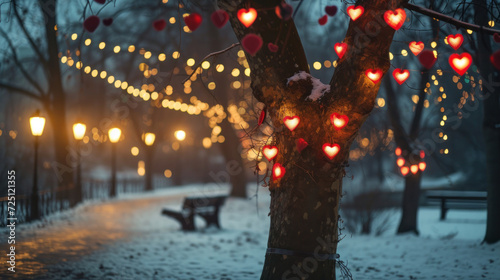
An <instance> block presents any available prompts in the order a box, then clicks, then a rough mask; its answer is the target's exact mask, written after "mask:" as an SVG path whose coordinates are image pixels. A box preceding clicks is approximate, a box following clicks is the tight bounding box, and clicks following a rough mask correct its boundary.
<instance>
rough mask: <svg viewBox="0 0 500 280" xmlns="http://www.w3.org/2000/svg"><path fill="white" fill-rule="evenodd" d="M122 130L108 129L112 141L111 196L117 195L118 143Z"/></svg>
mask: <svg viewBox="0 0 500 280" xmlns="http://www.w3.org/2000/svg"><path fill="white" fill-rule="evenodd" d="M121 135H122V131H121V130H120V129H119V128H117V127H113V128H111V129H110V130H109V131H108V136H109V141H110V142H111V190H110V192H109V196H110V197H115V196H116V193H117V191H116V145H117V143H118V141H120V137H121Z"/></svg>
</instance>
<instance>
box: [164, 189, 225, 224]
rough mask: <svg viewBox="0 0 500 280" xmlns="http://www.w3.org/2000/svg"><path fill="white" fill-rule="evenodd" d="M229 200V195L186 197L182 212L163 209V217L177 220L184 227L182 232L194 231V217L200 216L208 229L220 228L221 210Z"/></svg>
mask: <svg viewBox="0 0 500 280" xmlns="http://www.w3.org/2000/svg"><path fill="white" fill-rule="evenodd" d="M226 198H227V195H220V196H200V197H186V198H185V199H184V203H183V205H182V210H181V211H173V210H170V209H166V208H165V209H163V211H162V212H161V213H162V214H163V215H166V216H169V217H172V218H174V219H176V220H177V221H178V222H179V223H180V224H181V226H182V230H185V231H194V230H196V227H195V225H194V216H195V215H198V216H200V217H202V218H203V219H205V221H206V224H207V227H209V226H211V225H215V226H216V227H217V228H220V223H219V210H220V207H221V206H222V205H224V202H225V200H226Z"/></svg>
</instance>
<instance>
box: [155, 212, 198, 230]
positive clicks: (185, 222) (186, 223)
mask: <svg viewBox="0 0 500 280" xmlns="http://www.w3.org/2000/svg"><path fill="white" fill-rule="evenodd" d="M161 213H162V214H163V215H166V216H169V217H172V218H174V219H176V220H177V221H178V222H179V223H180V224H181V227H182V230H184V231H194V230H196V228H195V226H194V214H193V213H189V215H188V216H187V217H184V215H182V213H179V212H175V211H172V210H168V209H163V211H162V212H161Z"/></svg>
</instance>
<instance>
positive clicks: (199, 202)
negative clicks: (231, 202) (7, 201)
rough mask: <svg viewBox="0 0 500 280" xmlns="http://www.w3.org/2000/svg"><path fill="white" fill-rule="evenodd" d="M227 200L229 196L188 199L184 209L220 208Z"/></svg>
mask: <svg viewBox="0 0 500 280" xmlns="http://www.w3.org/2000/svg"><path fill="white" fill-rule="evenodd" d="M226 198H227V195H220V196H200V197H186V198H185V199H184V204H183V205H182V209H198V208H207V207H210V208H213V207H216V208H218V207H220V206H221V205H223V204H224V202H225V200H226Z"/></svg>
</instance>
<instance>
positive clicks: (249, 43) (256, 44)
mask: <svg viewBox="0 0 500 280" xmlns="http://www.w3.org/2000/svg"><path fill="white" fill-rule="evenodd" d="M262 44H263V42H262V38H261V37H260V36H259V35H256V34H253V33H250V34H247V35H246V36H245V37H243V39H241V46H242V47H243V49H244V50H245V51H246V52H247V53H248V54H250V55H252V56H253V55H255V54H256V53H257V52H258V51H259V50H260V49H261V48H262Z"/></svg>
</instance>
